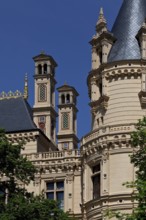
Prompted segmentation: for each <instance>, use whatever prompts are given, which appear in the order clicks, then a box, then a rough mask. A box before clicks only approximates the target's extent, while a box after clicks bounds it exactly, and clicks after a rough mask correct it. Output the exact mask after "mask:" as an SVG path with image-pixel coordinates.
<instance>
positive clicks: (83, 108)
mask: <svg viewBox="0 0 146 220" xmlns="http://www.w3.org/2000/svg"><path fill="white" fill-rule="evenodd" d="M121 3H122V0H41V1H40V0H13V1H10V0H2V1H1V5H0V52H1V56H0V74H1V77H0V91H5V92H8V91H9V90H12V91H15V90H17V89H18V90H21V91H23V86H24V75H25V73H26V72H27V73H28V78H29V102H30V104H31V105H33V100H34V97H33V94H34V92H33V91H34V82H33V75H34V63H33V60H32V57H33V56H35V55H38V54H39V53H40V51H42V50H44V51H45V52H46V53H47V54H49V55H52V56H53V57H54V59H55V60H56V62H57V63H58V68H57V71H56V80H57V82H58V83H57V86H56V87H59V86H61V85H62V84H64V83H65V82H67V83H68V84H69V85H71V86H74V87H75V88H76V90H77V91H78V92H79V94H80V96H79V98H78V109H79V113H78V136H79V138H81V136H83V135H85V134H86V133H88V132H89V131H90V127H91V126H90V124H91V120H90V108H89V106H88V103H89V99H88V89H87V84H86V78H87V75H88V72H89V71H90V67H91V48H90V45H89V44H88V42H89V41H90V39H91V38H92V36H93V35H94V34H95V24H96V21H97V18H98V14H99V9H100V7H101V6H103V8H104V13H105V17H106V19H107V22H108V29H109V30H110V29H111V27H112V25H113V22H114V20H115V17H116V15H117V13H118V10H119V7H120V6H121Z"/></svg>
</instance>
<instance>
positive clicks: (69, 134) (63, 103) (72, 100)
mask: <svg viewBox="0 0 146 220" xmlns="http://www.w3.org/2000/svg"><path fill="white" fill-rule="evenodd" d="M58 92H59V105H58V108H59V128H58V135H57V137H58V148H59V150H68V149H69V150H73V149H77V147H78V146H77V145H78V142H79V140H78V138H77V112H78V109H77V107H76V103H77V96H78V95H79V94H78V92H77V91H76V90H75V88H74V87H72V86H68V85H64V86H61V87H59V88H58Z"/></svg>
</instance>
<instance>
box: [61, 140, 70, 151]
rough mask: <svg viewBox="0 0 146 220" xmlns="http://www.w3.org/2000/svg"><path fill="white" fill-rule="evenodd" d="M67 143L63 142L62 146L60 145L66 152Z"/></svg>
mask: <svg viewBox="0 0 146 220" xmlns="http://www.w3.org/2000/svg"><path fill="white" fill-rule="evenodd" d="M68 146H69V145H68V142H64V143H63V144H62V148H63V149H64V150H66V149H68Z"/></svg>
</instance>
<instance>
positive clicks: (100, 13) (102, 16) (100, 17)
mask: <svg viewBox="0 0 146 220" xmlns="http://www.w3.org/2000/svg"><path fill="white" fill-rule="evenodd" d="M100 23H105V24H106V19H105V17H104V12H103V8H102V7H101V8H100V12H99V17H98V21H97V23H96V26H97V25H99V24H100Z"/></svg>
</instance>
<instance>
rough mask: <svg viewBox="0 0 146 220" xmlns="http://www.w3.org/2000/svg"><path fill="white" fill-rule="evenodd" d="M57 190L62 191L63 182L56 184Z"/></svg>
mask: <svg viewBox="0 0 146 220" xmlns="http://www.w3.org/2000/svg"><path fill="white" fill-rule="evenodd" d="M56 184H57V189H64V182H63V181H61V182H57V183H56Z"/></svg>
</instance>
